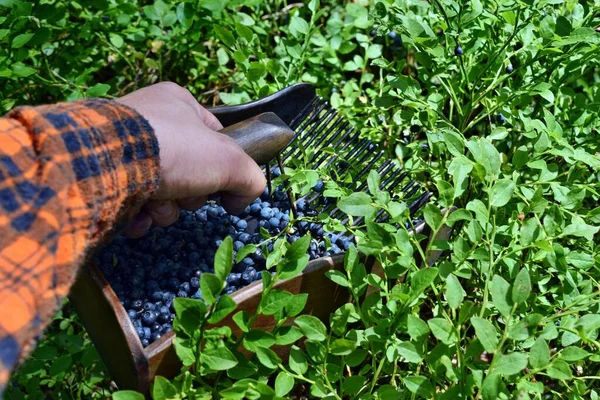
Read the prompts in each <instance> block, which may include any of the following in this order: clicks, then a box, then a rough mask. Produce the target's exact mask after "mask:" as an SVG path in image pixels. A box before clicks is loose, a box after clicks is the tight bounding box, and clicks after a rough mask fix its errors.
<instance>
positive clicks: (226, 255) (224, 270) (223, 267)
mask: <svg viewBox="0 0 600 400" xmlns="http://www.w3.org/2000/svg"><path fill="white" fill-rule="evenodd" d="M232 266H233V240H232V239H231V236H227V237H226V238H225V239H223V243H222V244H221V245H220V246H219V248H218V249H217V252H216V253H215V275H216V276H217V277H218V278H219V280H220V281H221V282H225V279H227V277H228V276H229V274H230V273H231V267H232ZM202 276H204V274H202Z"/></svg>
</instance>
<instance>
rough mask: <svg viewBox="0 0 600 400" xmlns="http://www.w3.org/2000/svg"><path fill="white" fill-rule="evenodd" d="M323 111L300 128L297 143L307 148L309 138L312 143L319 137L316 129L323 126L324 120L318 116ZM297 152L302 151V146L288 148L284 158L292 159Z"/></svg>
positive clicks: (314, 115)
mask: <svg viewBox="0 0 600 400" xmlns="http://www.w3.org/2000/svg"><path fill="white" fill-rule="evenodd" d="M322 106H323V105H322ZM321 111H322V109H321V110H319V111H318V112H316V113H314V114H312V116H310V118H309V120H310V121H309V122H307V123H306V124H304V125H301V126H300V127H298V128H297V129H296V130H295V131H296V139H295V142H296V143H302V145H304V146H305V147H306V140H307V138H308V141H310V142H312V140H314V138H317V137H318V136H319V135H318V134H315V132H318V131H317V130H316V128H317V127H318V126H319V124H321V123H322V122H323V120H322V119H321V118H320V117H319V116H318V114H319V113H320V112H321ZM297 150H300V146H288V150H287V151H286V153H285V154H284V155H283V158H284V159H287V158H289V157H291V156H292V155H293V154H294V153H295V152H296V151H297Z"/></svg>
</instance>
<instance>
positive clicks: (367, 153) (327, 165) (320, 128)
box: [282, 96, 432, 223]
mask: <svg viewBox="0 0 600 400" xmlns="http://www.w3.org/2000/svg"><path fill="white" fill-rule="evenodd" d="M290 128H292V129H293V130H294V131H295V132H296V139H295V140H294V142H292V144H291V145H290V146H289V147H288V149H287V150H286V151H285V152H284V153H283V155H282V159H283V160H284V161H285V160H287V159H290V158H291V159H294V158H299V157H306V156H307V153H306V151H305V149H311V151H310V154H309V155H308V156H309V162H308V164H307V165H308V166H309V167H310V168H311V169H318V168H324V169H329V170H330V172H331V173H332V176H337V177H340V178H343V177H344V176H347V174H348V173H350V172H352V173H353V175H352V179H351V180H350V181H351V182H354V187H353V188H352V189H353V190H355V191H365V190H366V189H367V183H366V178H367V175H368V173H369V171H371V169H372V168H376V170H377V172H378V173H379V175H380V177H381V185H380V189H382V190H385V191H388V192H390V193H391V194H393V195H395V197H396V198H399V199H400V200H401V201H403V202H405V203H406V204H408V208H409V210H410V214H411V217H413V218H415V217H416V213H417V212H418V211H419V210H420V209H421V208H422V207H423V206H424V205H425V204H426V203H427V202H428V201H429V199H430V198H431V196H432V193H430V192H427V191H423V190H422V186H421V185H420V184H418V183H417V182H416V181H414V180H412V179H409V177H408V173H407V172H406V171H402V169H401V168H400V167H399V166H398V165H397V164H396V163H394V162H393V161H391V160H389V159H387V158H386V157H383V156H384V154H385V152H384V151H382V150H379V149H378V148H377V146H376V145H375V144H373V143H372V142H371V141H370V140H368V139H366V138H360V132H358V131H356V130H355V129H354V128H353V127H352V126H350V124H349V122H347V121H346V120H345V119H344V118H343V117H342V116H340V115H339V114H338V112H337V111H336V110H335V109H333V107H331V106H330V105H329V103H328V102H327V101H325V100H323V99H322V98H320V97H317V96H315V97H314V98H313V99H312V101H310V102H309V103H308V105H307V106H306V107H305V108H304V109H303V110H302V112H301V113H300V114H298V116H297V117H296V118H294V120H292V122H291V123H290ZM382 158H386V159H385V160H384V161H382ZM358 182H363V183H361V184H359V185H357V183H358ZM307 200H308V201H309V202H310V203H314V202H320V203H322V204H323V206H324V207H323V208H321V210H320V211H321V212H327V213H328V214H329V215H331V216H332V217H335V218H340V217H341V216H342V212H341V211H339V210H338V209H337V208H336V207H335V204H333V203H335V202H331V201H328V200H327V198H325V197H324V196H323V195H322V194H320V193H316V194H312V195H309V197H307ZM382 213H383V212H380V213H379V215H378V219H379V220H380V221H381V220H384V219H385V217H384V216H382ZM358 222H359V220H357V221H356V223H358Z"/></svg>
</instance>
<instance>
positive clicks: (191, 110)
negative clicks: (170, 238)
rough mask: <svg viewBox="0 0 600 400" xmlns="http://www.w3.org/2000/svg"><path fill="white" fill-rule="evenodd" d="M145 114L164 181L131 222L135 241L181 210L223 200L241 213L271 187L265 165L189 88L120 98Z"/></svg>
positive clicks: (163, 87) (152, 89)
mask: <svg viewBox="0 0 600 400" xmlns="http://www.w3.org/2000/svg"><path fill="white" fill-rule="evenodd" d="M116 101H118V102H119V103H122V104H124V105H127V106H129V107H131V108H133V109H134V110H136V111H137V112H139V113H140V114H141V115H142V116H144V117H145V118H146V119H147V120H148V122H149V123H150V125H151V126H152V128H154V132H155V135H156V137H157V139H158V144H159V147H160V162H161V182H160V185H159V189H158V191H157V192H156V193H155V194H154V196H153V197H152V199H151V200H150V201H149V202H148V203H147V204H146V205H145V206H144V207H143V208H142V210H141V211H140V213H139V214H138V215H137V216H136V217H135V218H134V219H133V221H131V223H130V224H129V227H128V228H127V230H126V234H127V236H129V237H133V238H137V237H141V236H143V235H144V234H145V233H146V231H147V230H148V229H149V228H150V227H151V226H152V224H155V225H158V226H168V225H170V224H172V223H173V222H175V221H176V220H177V218H178V216H179V208H180V207H181V208H183V209H186V210H196V209H198V208H200V207H202V206H203V205H204V203H205V202H206V200H207V199H208V197H209V196H219V197H220V202H221V205H222V206H223V207H224V208H225V209H226V210H227V211H228V212H230V213H233V214H237V213H239V212H241V211H242V210H243V209H244V208H245V207H246V206H247V205H248V204H250V203H251V202H252V201H253V200H254V199H256V198H257V197H258V196H260V194H261V193H262V192H263V190H264V188H265V185H266V183H265V177H264V175H263V173H262V171H261V169H260V167H259V166H258V165H257V164H256V163H255V162H254V161H253V160H252V159H251V158H250V157H249V156H248V155H247V154H246V153H244V151H243V150H242V148H241V147H239V146H238V145H237V144H236V143H235V142H234V141H233V140H232V139H230V138H229V137H227V136H226V135H224V134H222V133H219V132H217V131H218V130H220V129H222V128H223V126H222V125H221V123H220V122H219V121H218V120H217V118H216V117H215V116H213V115H212V114H211V113H210V112H209V111H207V110H206V109H205V108H203V107H202V106H201V105H200V104H198V102H197V101H196V99H194V97H193V96H192V94H191V93H190V92H189V91H187V90H186V89H184V88H182V87H180V86H178V85H176V84H174V83H171V82H163V83H158V84H156V85H152V86H149V87H146V88H143V89H140V90H137V91H135V92H133V93H130V94H128V95H126V96H124V97H121V98H119V99H117V100H116Z"/></svg>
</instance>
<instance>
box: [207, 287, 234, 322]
mask: <svg viewBox="0 0 600 400" xmlns="http://www.w3.org/2000/svg"><path fill="white" fill-rule="evenodd" d="M236 307H237V304H236V303H235V301H234V300H233V298H231V296H230V295H228V294H224V295H222V296H221V298H220V299H219V302H218V303H217V304H216V308H215V310H214V311H213V312H212V315H211V316H210V317H209V318H208V323H209V324H216V323H218V322H220V321H221V320H222V319H223V318H225V317H226V316H228V315H229V314H231V313H232V312H233V310H235V309H236Z"/></svg>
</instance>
